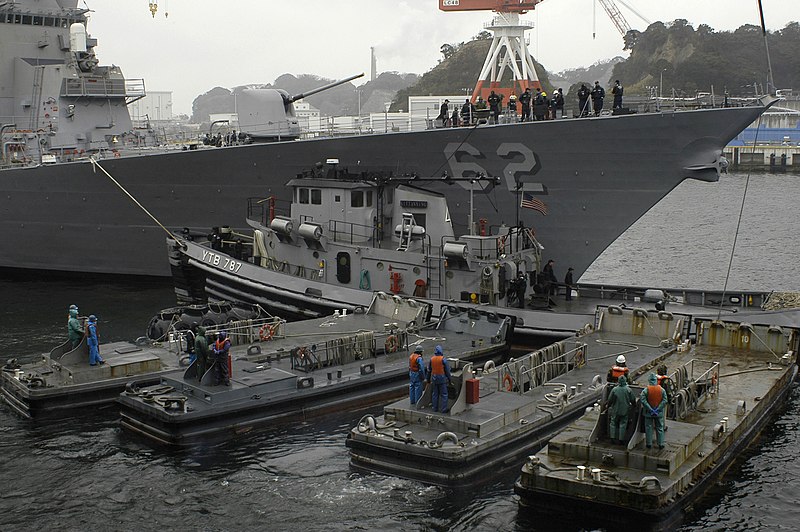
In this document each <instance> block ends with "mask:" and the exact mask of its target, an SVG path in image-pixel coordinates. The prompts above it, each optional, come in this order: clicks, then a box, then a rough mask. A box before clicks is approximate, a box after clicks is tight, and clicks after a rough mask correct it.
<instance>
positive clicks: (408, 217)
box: [397, 212, 416, 251]
mask: <svg viewBox="0 0 800 532" xmlns="http://www.w3.org/2000/svg"><path fill="white" fill-rule="evenodd" d="M414 225H416V224H415V223H414V215H413V214H411V213H408V212H404V213H403V221H402V222H401V223H400V245H399V246H397V251H408V246H409V244H411V234H412V231H414Z"/></svg>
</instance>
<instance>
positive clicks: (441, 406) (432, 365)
mask: <svg viewBox="0 0 800 532" xmlns="http://www.w3.org/2000/svg"><path fill="white" fill-rule="evenodd" d="M428 376H429V379H430V381H431V384H432V385H433V390H432V393H431V404H432V406H433V411H434V412H447V385H448V384H451V382H452V381H451V378H450V366H449V365H448V364H447V359H446V358H445V357H444V352H443V351H442V346H440V345H437V346H436V347H435V348H434V350H433V356H432V357H431V360H430V362H428Z"/></svg>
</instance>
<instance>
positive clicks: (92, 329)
mask: <svg viewBox="0 0 800 532" xmlns="http://www.w3.org/2000/svg"><path fill="white" fill-rule="evenodd" d="M86 344H87V345H88V346H89V365H90V366H97V365H98V364H105V363H106V361H105V360H103V358H102V357H101V356H100V338H99V336H98V334H97V316H95V315H94V314H92V315H91V316H89V326H88V327H87V328H86Z"/></svg>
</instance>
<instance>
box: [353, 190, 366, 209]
mask: <svg viewBox="0 0 800 532" xmlns="http://www.w3.org/2000/svg"><path fill="white" fill-rule="evenodd" d="M350 206H351V207H363V206H364V191H363V190H353V191H351V192H350Z"/></svg>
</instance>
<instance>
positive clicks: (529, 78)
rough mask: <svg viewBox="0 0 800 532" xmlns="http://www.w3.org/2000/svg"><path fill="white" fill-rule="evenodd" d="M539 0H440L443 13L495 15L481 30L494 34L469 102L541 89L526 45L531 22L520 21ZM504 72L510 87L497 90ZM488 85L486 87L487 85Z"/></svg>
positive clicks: (531, 26)
mask: <svg viewBox="0 0 800 532" xmlns="http://www.w3.org/2000/svg"><path fill="white" fill-rule="evenodd" d="M541 1H542V0H439V9H440V10H442V11H494V12H495V16H494V17H493V18H492V21H491V22H488V23H486V24H485V25H484V28H485V29H487V30H491V31H492V32H493V33H494V38H493V39H492V44H491V46H489V52H488V53H487V54H486V60H485V61H484V63H483V68H481V73H480V75H479V76H478V82H477V83H476V85H475V89H474V90H473V91H472V100H473V101H475V99H476V98H477V97H478V96H483V97H486V96H487V95H488V93H489V91H492V90H493V91H495V92H496V93H497V94H505V95H506V96H508V95H509V94H510V93H511V92H512V91H515V90H516V91H518V92H517V94H519V93H521V92H523V91H524V90H525V89H526V88H536V87H541V84H540V83H539V77H538V76H537V75H536V68H535V67H534V63H533V57H531V54H530V52H529V51H528V45H527V44H526V42H525V31H526V30H529V29H531V28H533V23H532V22H530V21H527V20H521V19H520V15H521V14H524V13H527V12H528V11H530V10H532V9H534V8H535V7H536V4H538V3H539V2H541ZM506 69H508V70H509V71H510V72H511V76H512V79H513V85H512V87H511V88H505V89H501V88H500V82H501V81H502V79H503V74H504V73H505V71H506ZM487 84H488V87H486V85H487Z"/></svg>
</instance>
